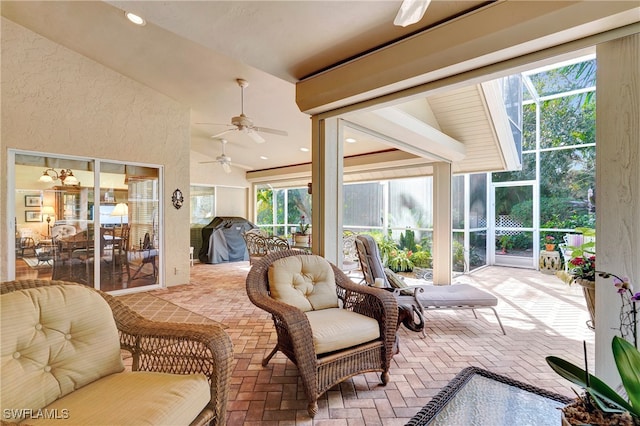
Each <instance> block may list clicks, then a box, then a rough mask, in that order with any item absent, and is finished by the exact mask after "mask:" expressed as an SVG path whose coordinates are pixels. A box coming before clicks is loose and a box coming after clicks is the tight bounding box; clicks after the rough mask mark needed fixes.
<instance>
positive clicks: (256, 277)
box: [247, 250, 398, 417]
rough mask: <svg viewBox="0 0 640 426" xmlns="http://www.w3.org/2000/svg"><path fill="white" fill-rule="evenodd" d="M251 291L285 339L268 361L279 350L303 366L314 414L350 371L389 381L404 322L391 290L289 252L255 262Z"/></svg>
mask: <svg viewBox="0 0 640 426" xmlns="http://www.w3.org/2000/svg"><path fill="white" fill-rule="evenodd" d="M247 294H248V295H249V299H251V302H253V303H254V304H255V305H256V306H258V307H259V308H261V309H264V310H265V311H267V312H269V313H270V314H271V316H272V318H273V322H274V324H275V329H276V333H277V337H278V342H277V344H276V347H275V348H274V349H273V351H271V353H269V354H268V355H267V356H266V357H265V358H264V360H263V362H262V365H263V366H266V365H267V364H268V363H269V360H270V359H271V358H272V357H273V356H274V355H275V354H276V352H277V351H280V352H282V353H283V354H285V355H286V356H287V358H289V359H290V360H291V361H292V362H293V363H294V364H296V366H297V367H298V371H299V373H300V376H301V378H302V383H303V386H304V390H305V393H306V395H307V399H308V401H309V405H308V407H307V411H308V413H309V415H310V416H311V417H313V416H315V414H316V413H317V411H318V403H317V400H318V398H319V396H320V395H322V394H323V393H324V392H326V391H327V390H328V389H329V388H331V387H332V386H334V385H335V384H337V383H340V382H341V381H343V380H345V379H347V378H349V377H351V376H354V375H356V374H361V373H365V372H373V371H376V372H381V373H382V374H381V381H382V384H386V383H387V382H388V381H389V366H390V363H391V357H392V356H393V345H394V341H395V335H396V324H397V320H398V306H397V303H396V299H395V298H394V297H393V295H392V294H391V293H388V292H386V291H384V290H380V289H376V288H371V287H367V286H362V285H358V284H355V283H353V282H352V281H351V280H350V279H349V278H348V277H347V276H346V275H345V274H344V273H343V272H342V271H341V270H340V269H339V268H337V267H336V266H335V265H333V264H330V263H329V262H327V261H326V260H325V259H324V258H322V257H320V256H315V255H312V254H309V253H304V252H302V251H299V250H287V251H282V252H276V253H271V254H269V255H267V256H265V257H264V258H263V259H261V260H259V261H257V262H256V263H254V264H253V266H252V268H251V270H250V271H249V274H248V276H247ZM285 301H286V302H285Z"/></svg>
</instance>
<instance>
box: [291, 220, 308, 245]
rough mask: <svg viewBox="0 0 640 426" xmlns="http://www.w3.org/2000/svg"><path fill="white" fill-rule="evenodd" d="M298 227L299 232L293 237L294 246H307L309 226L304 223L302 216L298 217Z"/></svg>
mask: <svg viewBox="0 0 640 426" xmlns="http://www.w3.org/2000/svg"><path fill="white" fill-rule="evenodd" d="M298 226H299V230H298V232H296V233H295V235H294V239H295V242H296V245H309V226H311V224H310V223H306V222H305V217H304V216H300V224H299V225H298Z"/></svg>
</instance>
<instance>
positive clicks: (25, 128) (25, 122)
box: [0, 18, 190, 285]
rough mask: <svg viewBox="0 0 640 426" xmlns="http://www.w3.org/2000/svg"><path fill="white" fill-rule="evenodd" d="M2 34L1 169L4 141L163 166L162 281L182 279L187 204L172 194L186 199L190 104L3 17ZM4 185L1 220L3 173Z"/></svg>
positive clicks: (185, 265)
mask: <svg viewBox="0 0 640 426" xmlns="http://www.w3.org/2000/svg"><path fill="white" fill-rule="evenodd" d="M1 35H2V68H1V71H2V75H1V78H2V133H1V134H2V141H1V143H2V154H1V155H2V161H3V163H2V164H3V168H4V167H5V164H6V158H7V157H6V154H7V149H9V148H15V149H22V150H31V151H40V152H47V153H52V154H67V155H75V156H80V157H91V158H94V157H95V158H101V159H110V160H119V161H127V162H141V163H147V164H155V165H160V166H164V191H163V193H164V204H163V208H164V219H165V220H164V224H165V227H164V243H165V245H164V247H165V248H166V254H167V256H166V257H165V264H164V270H165V271H167V272H166V275H165V282H166V284H167V285H174V284H182V283H186V282H188V280H189V231H188V230H189V209H188V208H185V207H183V208H182V209H180V210H176V209H174V208H173V206H172V205H171V193H172V192H173V190H174V189H176V188H180V189H181V190H182V191H183V193H184V195H185V198H186V199H187V200H188V195H189V142H190V140H189V109H188V108H187V107H185V106H183V105H181V104H179V103H178V102H176V101H174V100H172V99H170V98H168V97H167V96H164V95H162V94H160V93H158V92H156V91H154V90H151V89H150V88H148V87H146V86H144V85H142V84H140V83H137V82H136V81H133V80H131V79H129V78H127V77H125V76H123V75H121V74H118V73H116V72H114V71H113V70H111V69H109V68H106V67H104V66H102V65H101V64H99V63H97V62H94V61H92V60H90V59H88V58H86V57H84V56H82V55H79V54H77V53H75V52H72V51H70V50H69V49H67V48H65V47H63V46H60V45H58V44H55V43H53V42H51V41H49V40H48V39H45V38H43V37H41V36H39V35H38V34H36V33H33V32H31V31H29V30H27V29H25V28H23V27H21V26H19V25H16V24H15V23H13V22H11V21H9V20H7V19H5V18H2V33H1ZM2 188H3V190H2V205H1V206H0V208H1V209H2V213H1V214H2V216H1V222H2V224H3V225H5V224H10V223H12V221H13V218H12V217H7V212H6V194H7V179H6V176H5V175H4V174H3V175H2ZM166 224H171V226H166ZM9 229H10V228H9V227H7V226H3V227H2V233H3V234H5V233H6V232H7V231H8V230H9ZM0 237H1V238H0V241H2V247H1V253H0V254H1V257H2V265H3V266H5V265H7V257H8V255H7V242H8V238H7V235H0ZM176 271H177V272H176ZM0 277H1V278H2V279H5V278H6V277H7V271H6V269H5V268H2V271H1V272H0Z"/></svg>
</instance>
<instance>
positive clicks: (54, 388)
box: [0, 280, 233, 425]
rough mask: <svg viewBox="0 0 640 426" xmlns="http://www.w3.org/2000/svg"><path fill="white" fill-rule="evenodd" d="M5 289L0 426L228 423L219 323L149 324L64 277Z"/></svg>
mask: <svg viewBox="0 0 640 426" xmlns="http://www.w3.org/2000/svg"><path fill="white" fill-rule="evenodd" d="M0 290H1V296H0V300H1V312H0V314H1V327H2V334H1V339H2V347H1V356H2V361H1V362H2V385H1V395H0V406H1V407H0V408H1V412H2V423H3V424H8V423H22V424H30V425H31V424H38V425H39V424H49V423H51V422H55V423H56V424H58V423H60V424H64V423H68V424H105V425H106V424H108V425H133V424H154V425H162V424H171V425H178V424H184V425H187V424H191V425H202V424H211V425H224V424H225V413H226V404H227V399H228V393H229V380H230V375H231V365H232V360H233V348H232V345H231V339H230V338H229V336H228V335H227V334H226V333H225V331H224V330H223V329H222V327H220V326H219V325H217V324H206V325H203V324H197V325H196V324H184V323H180V324H178V323H168V322H166V323H165V322H154V321H150V320H147V319H145V318H143V317H141V316H140V315H138V314H137V313H135V312H133V311H132V310H130V309H129V308H128V307H127V306H126V305H124V304H123V303H121V302H120V301H119V300H118V299H117V298H114V297H112V296H110V295H108V294H106V293H103V292H100V291H97V290H94V289H92V288H89V287H87V286H84V285H81V284H76V283H70V282H64V281H48V280H24V281H11V282H4V283H2V284H1V285H0ZM121 349H124V350H126V351H129V352H130V353H131V354H132V368H131V370H133V371H127V370H126V369H125V367H124V365H123V360H122V352H121Z"/></svg>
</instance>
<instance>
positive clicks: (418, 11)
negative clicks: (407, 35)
mask: <svg viewBox="0 0 640 426" xmlns="http://www.w3.org/2000/svg"><path fill="white" fill-rule="evenodd" d="M429 3H431V0H404V1H403V2H402V5H401V6H400V10H398V14H397V15H396V18H395V19H394V20H393V24H394V25H396V26H398V27H406V26H409V25H412V24H415V23H416V22H418V21H420V20H421V19H422V17H423V16H424V12H425V11H426V10H427V7H429Z"/></svg>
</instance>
